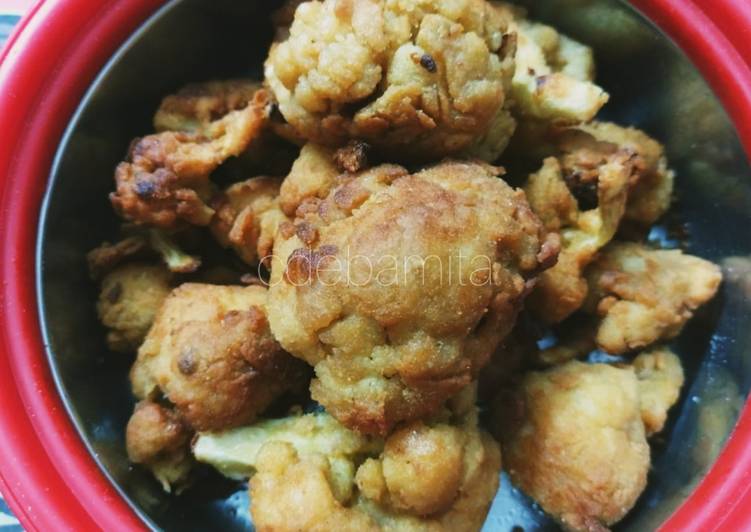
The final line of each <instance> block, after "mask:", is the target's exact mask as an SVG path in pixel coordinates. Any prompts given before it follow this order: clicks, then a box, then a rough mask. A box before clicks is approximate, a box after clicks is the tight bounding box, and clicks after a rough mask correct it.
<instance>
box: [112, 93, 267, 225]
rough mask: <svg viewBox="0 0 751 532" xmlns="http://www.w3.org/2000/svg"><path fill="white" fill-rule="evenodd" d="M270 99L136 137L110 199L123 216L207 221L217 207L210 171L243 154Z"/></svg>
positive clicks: (149, 221) (159, 221)
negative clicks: (188, 128) (187, 127)
mask: <svg viewBox="0 0 751 532" xmlns="http://www.w3.org/2000/svg"><path fill="white" fill-rule="evenodd" d="M270 110H271V103H270V97H269V94H268V93H267V92H266V91H265V90H259V91H257V92H256V93H255V95H254V97H253V100H252V101H251V102H250V103H248V104H247V106H245V107H244V108H242V109H239V110H237V111H230V112H229V113H227V114H226V115H224V116H223V117H221V118H219V119H217V120H214V121H212V122H210V123H209V124H207V125H205V126H204V127H202V128H201V129H200V130H199V131H196V132H185V131H164V132H162V133H157V134H155V135H148V136H146V137H143V138H141V139H136V140H135V141H134V142H133V143H132V145H131V148H130V151H129V154H128V160H127V161H125V162H122V163H120V164H119V165H118V166H117V169H116V170H115V183H116V191H115V192H113V193H112V194H110V201H111V202H112V205H113V207H114V208H115V210H116V211H117V212H118V214H120V215H121V216H122V217H124V218H126V219H128V220H130V221H132V222H135V223H138V224H146V225H152V226H156V227H160V228H164V229H176V228H178V227H180V226H181V225H184V224H186V223H187V224H193V225H208V224H209V222H210V221H211V219H212V217H213V215H214V211H213V209H211V208H210V207H209V206H208V205H207V204H206V202H207V201H208V200H209V198H210V197H211V195H212V191H213V185H212V184H211V182H210V181H209V174H210V173H211V172H213V171H214V170H215V169H216V168H217V167H218V166H219V165H220V164H222V163H223V162H224V161H225V160H226V159H227V158H229V157H231V156H236V155H239V154H240V153H241V152H242V151H243V150H245V149H246V148H247V147H248V145H249V144H250V142H251V141H252V140H253V139H254V138H256V137H257V136H258V135H259V134H260V133H261V131H262V129H263V126H264V124H265V123H266V120H267V118H268V116H269V112H270Z"/></svg>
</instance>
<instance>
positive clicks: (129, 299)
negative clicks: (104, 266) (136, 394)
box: [97, 263, 172, 353]
mask: <svg viewBox="0 0 751 532" xmlns="http://www.w3.org/2000/svg"><path fill="white" fill-rule="evenodd" d="M171 290H172V287H171V286H170V272H169V271H168V270H167V269H166V268H164V267H163V266H153V265H150V264H141V263H133V264H126V265H124V266H119V267H118V268H116V269H115V270H112V271H111V272H110V273H108V274H107V275H106V276H105V277H104V279H102V287H101V290H100V292H99V301H98V302H97V313H98V314H99V319H100V321H101V322H102V324H103V325H104V326H105V327H107V328H108V329H109V331H108V332H107V345H108V346H109V348H110V349H112V350H113V351H119V352H124V353H135V352H136V350H137V349H138V346H140V345H141V343H142V342H143V339H144V338H145V337H146V333H148V332H149V328H150V327H151V324H152V323H153V322H154V317H155V316H156V314H157V312H158V311H159V309H160V308H161V306H162V303H163V302H164V300H165V299H167V296H168V295H169V293H170V291H171Z"/></svg>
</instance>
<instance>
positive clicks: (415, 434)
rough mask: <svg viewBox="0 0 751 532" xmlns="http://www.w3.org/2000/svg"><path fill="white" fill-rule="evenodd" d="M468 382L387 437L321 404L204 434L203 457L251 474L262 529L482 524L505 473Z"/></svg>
mask: <svg viewBox="0 0 751 532" xmlns="http://www.w3.org/2000/svg"><path fill="white" fill-rule="evenodd" d="M475 396H476V390H475V388H474V387H473V386H470V387H468V388H467V389H465V391H464V392H462V393H461V394H460V395H459V396H458V397H457V398H456V399H455V400H453V401H451V402H450V403H449V405H448V407H447V408H446V409H444V410H442V411H441V412H439V413H438V414H437V415H436V416H435V417H433V418H431V419H429V420H426V421H425V422H422V421H417V422H414V423H411V424H408V425H405V426H404V427H402V428H401V429H400V430H398V431H397V432H395V433H394V434H392V435H391V436H389V437H388V438H387V439H386V440H385V441H384V440H381V439H377V438H371V437H366V436H363V435H361V434H359V433H357V432H355V431H351V430H349V429H347V428H345V427H344V426H342V425H341V424H339V423H338V422H337V421H336V420H334V419H333V418H332V417H331V416H329V415H328V414H325V413H317V414H308V415H304V416H299V417H292V418H286V419H281V420H273V421H265V422H261V423H259V424H256V425H252V426H249V427H244V428H240V429H234V430H231V431H227V432H223V433H211V434H200V435H199V437H198V439H197V441H196V444H195V447H194V452H195V453H196V456H197V457H198V459H199V460H201V461H205V462H208V463H210V464H211V465H213V466H215V467H218V468H219V469H220V471H222V472H225V473H227V472H230V474H231V475H232V476H233V477H238V476H239V477H242V476H248V475H253V476H252V478H251V480H250V490H251V513H252V516H253V522H254V524H255V526H256V527H258V528H259V529H260V530H279V531H284V530H321V531H324V530H325V531H328V530H358V531H359V530H415V531H428V530H431V531H441V530H446V531H465V530H466V531H474V530H479V529H480V527H481V526H482V523H483V521H484V520H485V516H486V514H487V511H488V508H489V506H490V502H491V500H492V499H493V497H494V495H495V493H496V491H497V489H498V483H499V474H500V467H501V460H500V452H499V448H498V444H497V443H495V441H494V440H493V439H492V438H491V437H490V436H489V435H487V434H486V433H484V432H482V431H481V430H480V429H479V428H478V425H477V409H476V407H475V404H474V400H475Z"/></svg>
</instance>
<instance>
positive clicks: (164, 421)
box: [125, 400, 193, 493]
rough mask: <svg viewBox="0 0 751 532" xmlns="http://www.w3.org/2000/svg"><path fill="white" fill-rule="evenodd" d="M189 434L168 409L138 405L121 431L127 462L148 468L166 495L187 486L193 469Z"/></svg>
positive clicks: (189, 431) (158, 406)
mask: <svg viewBox="0 0 751 532" xmlns="http://www.w3.org/2000/svg"><path fill="white" fill-rule="evenodd" d="M192 434H193V433H192V431H191V430H190V427H188V426H187V425H186V424H185V423H184V422H183V421H182V420H181V419H180V417H179V416H178V415H176V414H175V412H173V411H172V410H171V409H169V408H167V407H165V406H162V405H159V404H157V403H154V402H152V401H148V400H145V401H140V402H139V403H138V404H136V408H135V410H134V412H133V415H132V416H131V417H130V420H129V421H128V426H127V428H126V431H125V445H126V449H127V451H128V459H129V460H130V461H131V462H133V463H134V464H141V465H143V466H145V467H146V468H148V469H149V470H150V471H151V472H152V474H153V475H154V477H156V479H157V480H158V481H159V483H160V484H161V485H162V487H163V488H164V491H166V492H168V493H169V492H172V491H177V492H178V493H179V492H180V491H181V490H182V489H183V488H185V487H186V486H187V484H188V482H189V476H190V472H191V469H192V467H193V459H192V457H191V454H190V438H191V437H192Z"/></svg>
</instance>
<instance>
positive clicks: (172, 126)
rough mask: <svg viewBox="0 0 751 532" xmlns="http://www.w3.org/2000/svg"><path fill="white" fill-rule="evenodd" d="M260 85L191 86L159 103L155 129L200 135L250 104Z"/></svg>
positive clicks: (248, 82)
mask: <svg viewBox="0 0 751 532" xmlns="http://www.w3.org/2000/svg"><path fill="white" fill-rule="evenodd" d="M260 88H261V84H260V83H259V82H257V81H251V80H243V79H237V80H223V81H209V82H206V83H191V84H189V85H186V86H185V87H183V88H181V89H180V90H179V91H177V93H175V94H171V95H169V96H167V97H166V98H164V99H163V100H162V103H161V105H160V106H159V109H158V110H157V112H156V114H155V115H154V129H155V130H156V131H157V132H158V133H161V132H163V131H185V132H191V133H201V132H203V131H205V130H206V129H209V128H210V127H211V123H212V122H213V121H215V120H216V119H217V118H221V117H223V116H225V115H227V114H228V113H230V112H232V111H240V110H242V109H244V108H245V107H247V105H248V104H249V103H250V102H252V101H253V98H254V96H255V94H256V92H257V91H258V90H259V89H260Z"/></svg>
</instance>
